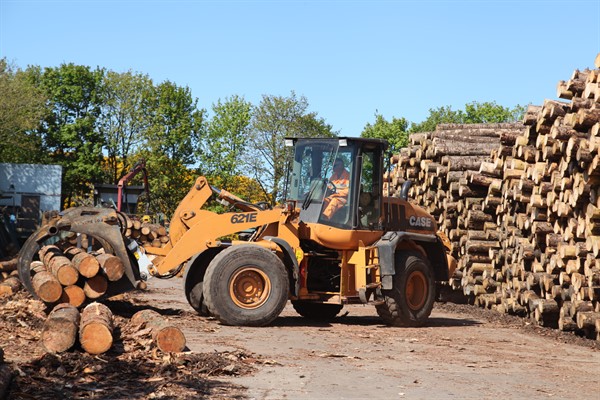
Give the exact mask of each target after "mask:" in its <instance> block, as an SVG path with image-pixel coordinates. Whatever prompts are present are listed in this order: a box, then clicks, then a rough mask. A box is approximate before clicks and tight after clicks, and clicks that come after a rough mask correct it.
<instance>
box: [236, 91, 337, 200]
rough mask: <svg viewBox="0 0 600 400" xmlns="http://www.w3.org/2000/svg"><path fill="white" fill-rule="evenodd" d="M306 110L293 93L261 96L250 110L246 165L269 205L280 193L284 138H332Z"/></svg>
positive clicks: (305, 102)
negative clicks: (285, 95)
mask: <svg viewBox="0 0 600 400" xmlns="http://www.w3.org/2000/svg"><path fill="white" fill-rule="evenodd" d="M307 110H308V100H307V99H306V98H305V97H304V96H301V97H300V98H298V97H296V94H295V93H294V92H291V95H290V96H289V97H283V96H268V95H263V97H262V100H261V102H260V104H259V105H258V106H255V107H254V110H253V113H252V114H253V117H252V124H251V134H250V137H249V140H248V147H249V153H248V156H247V157H246V165H247V166H248V172H249V173H251V174H252V177H253V178H254V179H256V180H257V181H258V182H259V184H260V185H261V187H262V189H263V192H264V196H265V201H268V202H270V203H271V204H275V203H276V202H277V201H279V200H281V195H282V191H283V183H284V179H285V172H286V171H285V165H286V159H287V156H288V153H287V151H286V148H285V146H284V139H285V138H286V137H331V136H335V133H334V132H333V131H332V127H331V125H328V124H327V123H325V120H324V119H322V118H320V117H318V115H317V113H316V112H308V111H307Z"/></svg>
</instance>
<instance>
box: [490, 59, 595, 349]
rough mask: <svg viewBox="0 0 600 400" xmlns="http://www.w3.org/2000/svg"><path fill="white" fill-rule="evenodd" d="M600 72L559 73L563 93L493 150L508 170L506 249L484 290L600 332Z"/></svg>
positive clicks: (542, 317) (505, 304)
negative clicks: (504, 146)
mask: <svg viewBox="0 0 600 400" xmlns="http://www.w3.org/2000/svg"><path fill="white" fill-rule="evenodd" d="M596 67H598V68H600V65H599V63H598V59H597V61H596ZM599 74H600V70H598V69H596V70H584V71H578V70H577V71H575V72H574V73H573V75H572V76H571V78H570V79H569V80H568V81H560V82H559V83H558V86H557V96H558V97H559V98H561V99H562V100H560V101H557V100H545V101H544V103H543V105H542V106H529V108H528V110H527V112H526V115H525V117H524V121H523V123H524V125H525V126H526V128H527V129H526V130H525V131H524V132H523V134H522V135H520V136H519V137H517V138H516V141H515V143H514V144H513V145H512V146H511V151H510V152H508V151H505V152H501V151H498V152H495V153H494V154H493V163H494V165H495V166H496V168H497V169H500V170H501V171H502V176H503V178H504V179H503V182H502V183H503V185H502V201H501V203H500V204H499V205H498V206H497V208H496V223H497V224H498V226H499V228H500V237H501V240H500V243H501V251H499V252H498V253H497V254H495V255H494V259H493V267H494V268H493V270H492V271H491V272H490V275H491V276H493V278H494V279H495V281H496V282H499V283H500V285H499V286H496V287H495V288H487V289H488V290H486V292H493V293H494V295H495V297H496V299H497V303H496V307H497V308H499V309H501V310H505V311H508V312H518V313H527V314H528V315H530V316H531V317H532V318H534V319H535V320H536V321H538V322H539V323H540V324H542V325H545V326H553V327H558V328H560V329H562V330H579V331H581V332H582V333H584V334H585V335H586V336H588V337H594V338H595V337H597V336H599V334H598V332H600V331H599V330H598V329H596V321H597V320H598V319H599V317H600V314H598V311H600V304H599V303H598V300H599V299H600V274H599V272H600V260H599V258H600V251H599V250H600V249H599V246H598V245H599V244H600V242H598V240H597V239H598V238H599V236H598V235H600V213H599V212H598V210H599V207H600V202H599V199H600V196H599V194H600V192H599V189H600V156H599V155H598V145H597V144H598V143H600V140H599V138H600V89H599V88H600V86H599V84H600V80H599V79H598V76H599ZM491 195H492V194H491V193H488V197H487V198H486V201H487V199H489V198H490V196H491ZM599 325H600V324H599Z"/></svg>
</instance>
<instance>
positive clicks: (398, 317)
mask: <svg viewBox="0 0 600 400" xmlns="http://www.w3.org/2000/svg"><path fill="white" fill-rule="evenodd" d="M382 294H383V297H384V303H383V304H381V305H378V306H376V309H377V313H378V314H379V316H380V317H381V318H382V319H383V321H384V322H385V323H386V324H388V325H392V326H422V325H423V324H424V323H425V322H426V321H427V319H428V318H429V315H430V314H431V309H432V308H433V303H434V301H435V279H434V277H433V270H432V268H431V266H430V265H429V263H428V262H427V261H426V260H425V259H423V257H422V256H421V255H419V254H417V253H401V252H400V253H397V254H396V274H395V275H394V286H393V288H392V289H391V290H382Z"/></svg>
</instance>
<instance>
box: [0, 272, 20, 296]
mask: <svg viewBox="0 0 600 400" xmlns="http://www.w3.org/2000/svg"><path fill="white" fill-rule="evenodd" d="M19 290H21V281H20V280H19V278H17V277H16V276H10V277H8V278H6V279H5V280H4V281H3V282H2V283H0V297H2V296H12V295H13V294H15V293H17V292H18V291H19Z"/></svg>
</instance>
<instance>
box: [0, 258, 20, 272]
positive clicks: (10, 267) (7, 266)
mask: <svg viewBox="0 0 600 400" xmlns="http://www.w3.org/2000/svg"><path fill="white" fill-rule="evenodd" d="M17 260H18V257H15V258H13V259H11V260H6V261H0V272H11V271H14V270H16V269H17Z"/></svg>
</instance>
